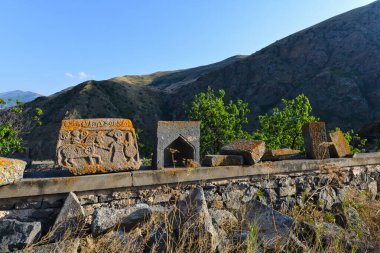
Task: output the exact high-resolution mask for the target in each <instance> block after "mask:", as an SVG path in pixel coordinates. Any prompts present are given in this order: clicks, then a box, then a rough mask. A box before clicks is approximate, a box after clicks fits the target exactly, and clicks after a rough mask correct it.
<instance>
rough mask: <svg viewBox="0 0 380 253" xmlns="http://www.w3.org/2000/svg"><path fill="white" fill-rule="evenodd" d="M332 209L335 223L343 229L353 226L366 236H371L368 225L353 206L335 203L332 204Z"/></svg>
mask: <svg viewBox="0 0 380 253" xmlns="http://www.w3.org/2000/svg"><path fill="white" fill-rule="evenodd" d="M332 210H333V212H334V214H335V223H336V224H338V225H339V226H341V227H343V228H345V229H352V228H354V230H355V231H360V233H362V234H363V235H365V237H366V238H370V237H371V233H370V231H369V228H368V226H367V225H366V223H365V222H364V221H363V220H362V218H361V217H360V215H359V212H358V211H357V210H356V209H355V208H353V207H352V206H344V205H343V204H342V203H336V204H334V205H333V207H332Z"/></svg>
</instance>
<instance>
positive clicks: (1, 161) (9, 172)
mask: <svg viewBox="0 0 380 253" xmlns="http://www.w3.org/2000/svg"><path fill="white" fill-rule="evenodd" d="M25 166H26V162H25V161H22V160H17V159H10V158H4V157H0V186H2V185H7V184H11V183H13V182H15V181H16V180H20V179H22V177H23V174H24V170H25Z"/></svg>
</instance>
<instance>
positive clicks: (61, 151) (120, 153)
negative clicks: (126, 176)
mask: <svg viewBox="0 0 380 253" xmlns="http://www.w3.org/2000/svg"><path fill="white" fill-rule="evenodd" d="M56 152H57V153H56V158H57V162H58V164H59V165H61V166H64V167H66V168H68V169H69V170H70V171H71V172H72V173H74V174H76V175H82V174H92V173H107V172H117V171H125V170H137V169H139V167H140V166H141V161H140V158H139V153H138V146H137V140H136V134H135V130H134V128H133V125H132V122H131V121H130V120H129V119H80V120H63V121H62V126H61V129H60V131H59V138H58V143H57V151H56Z"/></svg>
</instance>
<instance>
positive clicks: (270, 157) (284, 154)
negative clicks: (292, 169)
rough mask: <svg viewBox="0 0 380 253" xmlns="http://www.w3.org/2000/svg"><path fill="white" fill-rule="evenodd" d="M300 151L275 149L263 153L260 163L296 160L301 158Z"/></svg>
mask: <svg viewBox="0 0 380 253" xmlns="http://www.w3.org/2000/svg"><path fill="white" fill-rule="evenodd" d="M300 153H301V151H299V150H293V149H287V148H283V149H275V150H268V151H266V152H265V153H264V155H263V157H262V158H261V160H262V161H281V160H290V159H298V158H301V157H302V156H301V155H300Z"/></svg>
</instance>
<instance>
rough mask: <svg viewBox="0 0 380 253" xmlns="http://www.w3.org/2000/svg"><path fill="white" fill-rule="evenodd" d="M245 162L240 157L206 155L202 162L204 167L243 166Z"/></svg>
mask: <svg viewBox="0 0 380 253" xmlns="http://www.w3.org/2000/svg"><path fill="white" fill-rule="evenodd" d="M243 163H244V160H243V157H242V156H240V155H206V156H205V158H204V159H203V161H202V164H203V165H204V166H209V167H216V166H229V165H243Z"/></svg>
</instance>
